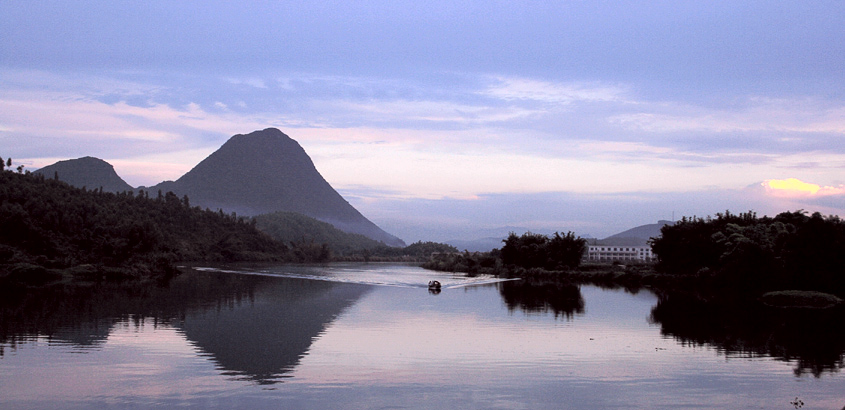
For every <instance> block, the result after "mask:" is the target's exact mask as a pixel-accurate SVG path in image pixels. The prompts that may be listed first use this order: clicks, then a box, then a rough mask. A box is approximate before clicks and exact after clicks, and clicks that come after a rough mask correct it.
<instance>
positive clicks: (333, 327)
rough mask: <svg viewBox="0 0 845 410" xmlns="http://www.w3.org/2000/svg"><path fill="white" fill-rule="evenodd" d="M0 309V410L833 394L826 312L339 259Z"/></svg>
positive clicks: (834, 327)
mask: <svg viewBox="0 0 845 410" xmlns="http://www.w3.org/2000/svg"><path fill="white" fill-rule="evenodd" d="M433 279H436V280H439V281H440V282H441V283H442V284H443V288H442V289H441V291H440V292H431V291H429V290H428V288H427V286H426V284H427V282H428V281H429V280H433ZM0 307H2V311H0V319H2V321H3V322H2V325H0V408H2V409H102V408H115V409H148V408H176V407H180V408H197V409H200V408H202V409H330V408H331V409H532V410H535V409H614V408H616V409H656V408H657V409H659V408H666V409H677V408H696V409H720V410H722V409H793V408H799V407H800V408H802V409H835V410H840V409H842V408H843V406H845V377H843V376H842V374H841V368H842V367H843V352H845V334H844V333H843V332H845V331H843V329H842V328H843V323H845V322H843V317H845V315H843V312H842V309H840V308H836V309H828V310H824V311H820V310H783V309H775V308H770V307H766V306H764V305H762V304H759V303H757V302H742V303H733V304H716V303H713V302H711V301H706V300H697V299H695V298H690V297H688V296H678V297H675V296H672V295H661V296H659V297H658V296H657V295H655V294H653V293H651V292H648V291H639V292H629V291H625V290H622V289H615V290H614V289H601V288H598V287H594V286H574V285H563V284H543V285H536V284H535V285H533V286H529V285H528V284H526V283H523V282H522V281H501V280H498V279H496V278H489V277H474V278H467V277H463V276H461V275H451V274H444V273H436V272H431V271H426V270H423V269H420V268H418V267H415V266H411V265H403V264H354V263H339V264H330V265H325V266H269V265H251V266H243V265H242V266H237V267H231V266H230V267H220V266H205V267H203V266H199V267H194V269H191V270H190V271H188V272H186V273H185V274H183V275H180V276H178V277H176V278H174V279H173V280H171V281H170V282H168V283H166V284H160V285H156V286H148V287H141V288H132V289H126V288H125V287H121V286H117V285H111V284H99V285H96V286H89V287H82V288H54V289H46V290H39V291H35V290H31V291H28V292H23V293H21V292H18V293H15V294H11V295H9V294H7V295H5V296H4V300H3V301H2V303H0Z"/></svg>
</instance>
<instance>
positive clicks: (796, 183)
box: [763, 178, 845, 196]
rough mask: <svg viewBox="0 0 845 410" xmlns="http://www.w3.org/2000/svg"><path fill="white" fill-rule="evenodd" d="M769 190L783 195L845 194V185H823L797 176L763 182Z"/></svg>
mask: <svg viewBox="0 0 845 410" xmlns="http://www.w3.org/2000/svg"><path fill="white" fill-rule="evenodd" d="M763 186H764V187H765V188H766V190H767V191H769V192H771V193H773V194H778V195H783V196H826V195H842V194H845V186H842V185H840V186H838V187H832V186H821V185H817V184H811V183H809V182H804V181H801V180H800V179H797V178H787V179H769V180H767V181H764V182H763Z"/></svg>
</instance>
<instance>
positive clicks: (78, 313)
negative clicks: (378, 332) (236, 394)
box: [0, 272, 368, 383]
mask: <svg viewBox="0 0 845 410" xmlns="http://www.w3.org/2000/svg"><path fill="white" fill-rule="evenodd" d="M367 289H368V288H367V287H365V286H361V285H350V284H338V283H332V282H323V281H310V280H304V279H303V280H296V279H284V278H272V277H262V276H250V275H236V274H230V273H210V272H208V273H206V272H188V273H185V274H183V275H180V276H178V277H176V278H174V279H173V280H171V281H170V282H169V283H168V284H164V285H142V286H139V285H134V286H123V285H117V284H108V283H101V284H96V285H91V286H85V287H79V286H75V287H70V286H56V287H51V288H45V289H38V290H32V289H29V290H23V289H18V290H4V291H3V292H2V294H0V344H3V345H5V346H10V347H12V348H15V346H16V345H17V344H18V343H22V342H25V341H27V340H32V338H34V337H46V338H48V339H50V340H55V341H58V342H62V343H70V344H73V345H75V346H79V347H97V346H99V345H102V344H103V343H105V341H106V339H107V337H108V336H109V334H110V332H111V330H112V329H113V328H114V327H115V325H116V324H118V323H126V322H134V323H137V324H141V323H143V322H145V321H146V322H148V323H149V322H153V323H152V324H154V325H171V326H174V327H176V328H177V329H180V330H181V331H182V332H184V334H185V336H186V337H187V339H188V340H190V341H191V342H192V343H193V344H194V345H195V346H197V347H198V348H200V349H201V350H203V351H204V352H205V353H208V354H209V355H210V357H211V358H212V360H214V361H215V362H216V363H217V364H218V367H219V368H220V370H221V371H223V373H224V374H230V375H236V377H238V378H244V379H248V380H253V381H256V382H259V383H273V382H275V381H277V380H278V378H280V377H282V376H283V374H284V373H286V372H288V371H290V370H291V369H292V368H293V367H294V366H296V365H297V364H298V363H299V359H300V358H301V357H302V356H303V355H305V353H306V352H307V350H308V348H309V347H310V345H311V343H312V341H313V340H314V339H315V338H316V337H318V336H319V335H320V333H321V332H322V331H323V330H324V329H325V328H326V326H327V325H328V324H329V323H331V321H332V320H334V319H335V318H336V317H337V316H338V315H339V314H340V313H342V311H343V310H344V309H346V308H347V307H349V306H351V305H352V304H353V303H354V302H355V301H356V300H358V298H360V297H361V296H362V295H363V294H364V293H365V292H366V291H367ZM2 354H3V352H2V350H0V356H2Z"/></svg>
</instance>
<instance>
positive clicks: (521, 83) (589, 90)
mask: <svg viewBox="0 0 845 410" xmlns="http://www.w3.org/2000/svg"><path fill="white" fill-rule="evenodd" d="M479 94H481V95H484V96H488V97H492V98H497V99H502V100H506V101H513V100H528V101H538V102H544V103H555V104H564V105H567V104H572V103H575V102H597V101H598V102H608V101H623V96H624V94H625V90H624V89H623V88H622V87H619V86H612V85H606V84H601V83H598V82H593V83H586V82H572V83H559V82H549V81H541V80H536V79H530V78H507V77H496V78H494V83H493V84H491V85H490V86H489V87H488V88H487V89H485V90H482V91H481V92H480V93H479Z"/></svg>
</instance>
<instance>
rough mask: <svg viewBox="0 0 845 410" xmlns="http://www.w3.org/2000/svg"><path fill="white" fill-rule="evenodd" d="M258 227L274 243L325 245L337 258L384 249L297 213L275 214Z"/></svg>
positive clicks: (258, 221) (261, 220)
mask: <svg viewBox="0 0 845 410" xmlns="http://www.w3.org/2000/svg"><path fill="white" fill-rule="evenodd" d="M253 219H254V220H255V226H256V227H257V228H258V229H259V230H261V231H263V232H265V233H267V234H268V235H270V237H272V238H273V239H276V240H278V241H281V242H283V243H290V244H326V246H328V248H329V249H330V250H331V251H332V253H333V254H334V255H347V254H351V253H360V252H361V251H363V250H364V249H375V248H378V247H380V246H385V245H384V243H382V242H378V241H376V240H374V239H370V238H368V237H366V236H364V235H361V234H354V233H349V232H344V231H341V230H340V229H337V228H335V227H334V226H333V225H332V224H330V223H328V222H322V221H318V220H316V219H314V218H311V217H308V216H305V215H302V214H299V213H296V212H273V213H270V214H264V215H258V216H256V217H254V218H253Z"/></svg>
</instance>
